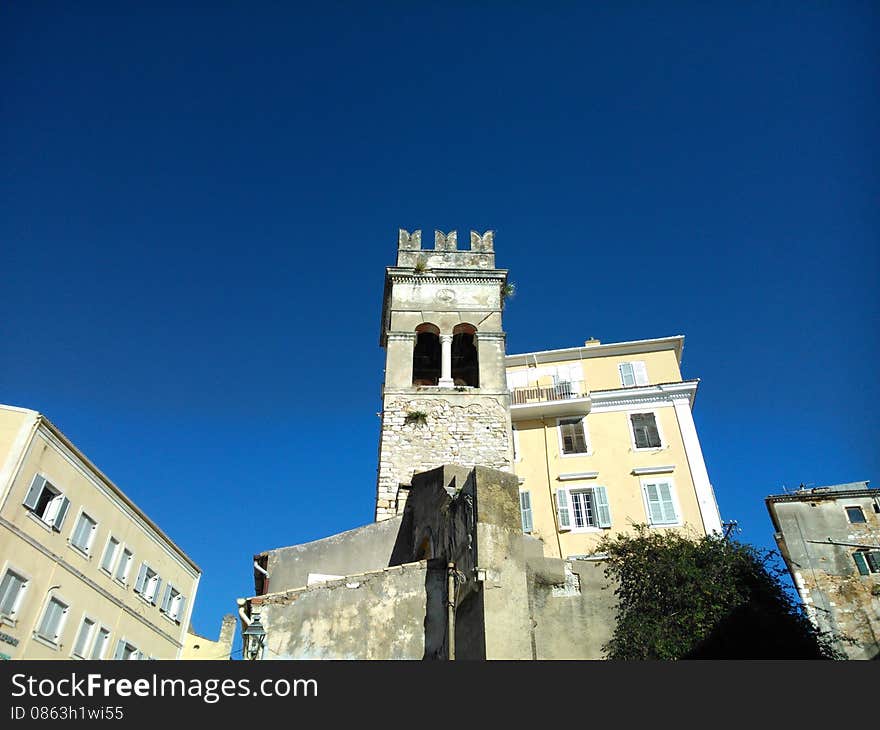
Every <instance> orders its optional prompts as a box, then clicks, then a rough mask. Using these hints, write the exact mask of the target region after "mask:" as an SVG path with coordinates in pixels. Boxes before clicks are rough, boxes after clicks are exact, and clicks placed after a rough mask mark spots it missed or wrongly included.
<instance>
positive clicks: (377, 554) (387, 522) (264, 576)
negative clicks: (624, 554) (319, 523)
mask: <svg viewBox="0 0 880 730" xmlns="http://www.w3.org/2000/svg"><path fill="white" fill-rule="evenodd" d="M396 264H397V265H396V266H394V267H389V268H388V269H387V270H386V275H385V291H384V298H383V307H382V326H381V334H380V344H381V345H382V346H383V347H384V348H385V350H386V367H385V380H384V386H383V394H382V398H383V409H382V414H381V415H382V426H381V434H380V444H379V468H378V481H377V489H376V510H375V522H374V523H373V524H369V525H366V526H364V527H359V528H357V529H354V530H350V531H348V532H344V533H341V534H338V535H334V536H331V537H328V538H326V539H323V540H317V541H314V542H311V543H307V544H304V545H294V546H290V547H284V548H278V549H274V550H268V551H266V552H263V553H260V554H259V555H256V556H255V557H254V579H255V595H254V596H252V597H251V598H249V599H243V600H242V601H241V603H242V604H243V605H242V607H241V611H240V616H241V618H242V622H243V624H244V626H245V628H246V629H247V631H246V632H245V635H246V638H248V641H251V639H253V640H254V641H256V639H255V638H254V637H259V639H260V644H259V650H255V648H254V647H256V644H252V645H251V646H250V649H248V648H246V650H245V652H246V655H250V656H260V657H262V658H265V659H284V658H290V659H293V658H371V659H392V658H398V659H401V658H413V659H415V658H419V659H420V658H451V657H453V656H454V657H456V658H490V659H495V658H497V659H597V658H601V656H602V653H601V648H602V645H603V643H604V642H605V641H606V640H607V639H608V638H609V637H610V635H611V631H612V629H613V625H614V606H613V601H614V598H613V592H612V591H611V590H607V589H606V586H605V582H604V573H603V570H602V568H603V563H602V556H601V555H600V554H597V553H596V546H597V544H598V542H599V540H600V539H601V537H602V536H603V535H607V534H613V533H614V532H615V531H625V530H627V529H628V528H629V527H630V526H631V525H632V524H633V523H647V524H649V525H650V526H651V528H652V529H659V530H684V531H687V532H689V533H690V534H694V535H704V534H709V533H713V532H719V531H720V530H721V519H720V516H719V513H718V506H717V504H716V502H715V496H714V492H713V490H712V486H711V483H710V481H709V477H708V473H707V470H706V465H705V463H704V460H703V455H702V450H701V448H700V444H699V439H698V438H697V433H696V428H695V425H694V421H693V418H692V416H691V409H692V407H693V403H694V399H695V396H696V391H697V385H698V382H697V381H696V380H683V379H682V376H681V371H680V364H681V354H682V347H683V340H684V338H683V337H681V336H676V337H666V338H660V339H653V340H639V341H635V342H623V343H609V344H602V343H599V342H598V341H597V340H589V341H587V342H586V343H585V344H584V345H583V346H579V347H573V348H567V349H564V350H546V351H541V352H531V353H526V354H522V355H506V352H505V334H504V329H503V326H502V314H503V309H504V299H505V295H506V293H507V292H508V289H507V272H506V271H505V270H503V269H497V268H495V252H494V236H493V234H492V232H491V231H490V232H487V233H484V234H482V235H480V234H478V233H476V232H471V237H470V248H469V250H458V248H457V245H456V234H455V232H454V231H453V232H450V233H447V234H444V233H441V232H439V231H438V232H435V238H434V248H433V249H431V250H425V249H422V246H421V233H420V232H419V231H416V232H414V233H412V234H410V233H408V232H407V231H403V230H401V231H400V234H399V238H398V252H397V261H396Z"/></svg>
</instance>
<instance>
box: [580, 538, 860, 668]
mask: <svg viewBox="0 0 880 730" xmlns="http://www.w3.org/2000/svg"><path fill="white" fill-rule="evenodd" d="M597 552H601V553H605V554H606V555H607V560H606V563H605V575H606V577H608V578H610V579H612V580H613V581H614V582H615V583H616V584H617V588H616V590H615V595H616V596H617V597H618V599H619V603H618V614H617V625H616V627H615V629H614V634H613V635H612V638H611V640H610V641H609V642H608V643H607V644H606V645H605V646H604V647H603V649H604V651H605V654H606V656H607V657H608V658H610V659H838V658H842V654H841V653H839V652H838V651H837V650H836V649H835V648H834V645H833V642H832V639H833V638H834V637H831V636H828V635H826V634H823V633H821V632H819V631H818V630H817V629H816V628H815V626H814V625H813V624H812V623H811V622H810V620H809V619H808V617H807V616H806V614H805V612H804V611H803V609H802V608H801V606H800V604H798V603H796V602H795V601H794V600H793V599H792V598H791V597H790V595H789V594H788V592H787V591H786V589H785V587H784V585H783V584H782V583H781V578H782V577H783V575H784V574H785V571H784V570H783V569H782V568H780V567H778V564H777V562H776V560H775V553H773V552H772V551H769V550H767V551H764V550H759V549H757V548H755V547H753V546H751V545H747V544H744V543H740V542H737V541H735V540H729V539H726V538H722V537H719V536H708V537H701V538H693V537H688V536H685V535H682V534H680V533H677V532H666V531H664V532H660V531H655V530H651V529H650V528H649V527H647V526H646V525H636V526H635V534H634V535H631V534H622V535H618V536H616V537H614V538H613V539H612V538H611V537H610V536H606V537H605V538H604V539H603V540H602V541H601V542H600V544H599V545H598V547H597ZM836 638H838V639H843V640H844V641H845V640H846V639H845V638H844V637H836Z"/></svg>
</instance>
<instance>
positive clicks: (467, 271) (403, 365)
mask: <svg viewBox="0 0 880 730" xmlns="http://www.w3.org/2000/svg"><path fill="white" fill-rule="evenodd" d="M506 284H507V271H506V270H505V269H496V268H495V246H494V233H493V232H492V231H487V232H486V233H484V234H482V235H480V234H479V233H477V232H475V231H471V240H470V249H468V250H459V249H458V245H457V235H456V232H455V231H450V232H449V233H445V234H444V233H442V232H441V231H435V232H434V248H433V249H425V250H423V249H422V235H421V231H414V232H413V233H409V232H408V231H405V230H403V229H401V230H400V233H399V235H398V245H397V265H396V266H389V267H388V268H387V269H386V270H385V292H384V298H383V303H382V329H381V334H380V336H379V344H380V345H381V346H382V347H383V348H384V349H385V353H386V355H385V382H384V384H383V387H382V413H381V416H382V429H381V434H380V437H379V469H378V479H377V489H376V521H377V522H378V521H380V520H385V519H388V518H389V517H393V516H394V515H396V514H398V513H399V512H401V511H403V505H404V504H405V502H406V496H407V494H408V492H409V487H410V482H411V480H412V476H413V473H416V472H422V471H426V470H428V469H432V468H434V467H437V466H441V465H443V464H460V465H462V466H476V465H481V466H488V467H492V468H494V469H503V470H507V471H509V470H511V467H512V446H511V431H510V396H509V394H508V390H507V379H506V376H505V367H504V338H505V335H504V330H503V329H502V326H501V312H502V309H503V303H504V291H505V286H506Z"/></svg>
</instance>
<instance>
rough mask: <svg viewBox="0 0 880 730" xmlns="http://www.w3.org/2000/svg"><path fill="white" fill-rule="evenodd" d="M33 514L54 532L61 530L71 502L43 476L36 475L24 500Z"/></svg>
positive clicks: (26, 506)
mask: <svg viewBox="0 0 880 730" xmlns="http://www.w3.org/2000/svg"><path fill="white" fill-rule="evenodd" d="M23 504H24V506H25V508H27V509H28V510H30V512H31V514H32V515H34V516H35V517H39V518H40V520H41V521H42V522H43V523H45V524H46V525H48V526H49V527H51V528H52V529H54V530H60V529H61V527H62V526H63V525H64V518H65V517H67V512H68V510H69V509H70V500H69V499H67V497H65V496H64V494H63V493H62V492H61V490H60V489H58V488H57V487H56V486H54V485H53V484H51V483H50V482H49V481H48V480H47V479H46V477H44V476H43V475H42V474H35V475H34V478H33V480H32V481H31V485H30V487H29V488H28V491H27V494H26V495H25V498H24V503H23Z"/></svg>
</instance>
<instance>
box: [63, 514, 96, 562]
mask: <svg viewBox="0 0 880 730" xmlns="http://www.w3.org/2000/svg"><path fill="white" fill-rule="evenodd" d="M83 517H85V518H86V519H88V520H90V521H91V522H93V523H94V525H93V526H92V530H91V532H90V533H89V536H88V538H87V539H86V544H85V547H83V546H81V545H77V544H76V543H75V542H74V541H73V536H74V535H75V534H76V531H77V529H78V528H79V523H80V520H82V519H83ZM97 534H98V521H97V520H96V519H95V518H94V517H92V516H91V515H90V514H89V513H88V512H86V511H85V509H84V508H82V507H80V509H79V512H77V514H76V519H75V520H74V522H73V529H71V531H70V535H69V536H68V538H67V544H68V545H70V547H72V548H73V549H74V550H76V551H77V552H78V553H80V554H81V555H84V556H86V557H87V558H91V557H92V547H94V545H95V535H97Z"/></svg>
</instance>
